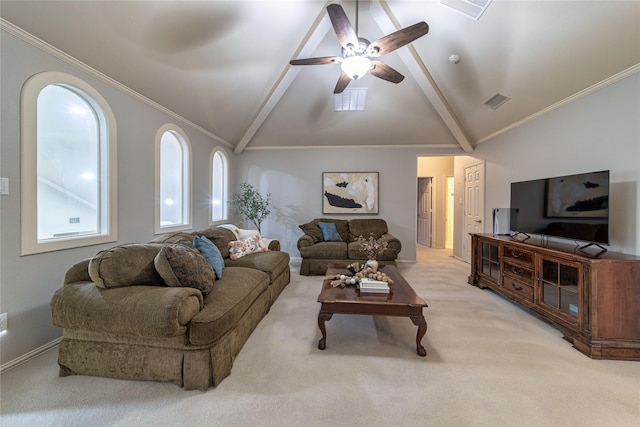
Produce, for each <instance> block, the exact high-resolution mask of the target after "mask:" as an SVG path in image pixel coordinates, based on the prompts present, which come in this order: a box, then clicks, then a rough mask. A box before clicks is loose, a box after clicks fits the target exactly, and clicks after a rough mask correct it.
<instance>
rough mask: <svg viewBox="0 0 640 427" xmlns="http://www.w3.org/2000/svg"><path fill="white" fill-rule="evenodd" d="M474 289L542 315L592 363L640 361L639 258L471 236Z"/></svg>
mask: <svg viewBox="0 0 640 427" xmlns="http://www.w3.org/2000/svg"><path fill="white" fill-rule="evenodd" d="M471 242H472V258H471V275H470V276H469V284H471V285H473V286H477V287H479V288H490V289H492V290H494V291H496V292H498V293H499V294H501V295H504V296H505V297H507V298H509V299H511V300H513V301H514V302H516V303H517V304H519V305H521V306H523V307H526V308H527V309H529V310H531V311H533V312H535V313H537V314H539V315H540V316H542V317H543V318H545V319H547V320H548V321H549V322H551V323H552V324H553V325H555V326H556V327H557V328H558V329H559V330H560V331H561V332H562V333H563V334H564V338H565V339H566V340H567V341H569V342H570V343H572V344H573V346H574V347H575V348H576V349H578V350H580V351H581V352H582V353H584V354H586V355H587V356H589V357H592V358H594V359H621V360H640V257H639V256H635V255H627V254H622V253H616V252H605V251H600V252H598V251H597V249H595V248H586V249H580V248H578V247H577V246H573V245H570V244H564V243H557V242H550V241H549V240H548V239H542V238H540V237H535V238H530V239H527V240H526V241H522V240H521V239H518V238H516V237H510V236H496V235H493V234H472V236H471Z"/></svg>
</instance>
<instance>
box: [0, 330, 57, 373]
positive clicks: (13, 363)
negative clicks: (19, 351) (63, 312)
mask: <svg viewBox="0 0 640 427" xmlns="http://www.w3.org/2000/svg"><path fill="white" fill-rule="evenodd" d="M60 341H62V337H60V338H56V339H55V340H53V341H51V342H48V343H46V344H45V345H43V346H40V347H38V348H36V349H35V350H31V351H30V352H29V353H26V354H23V355H22V356H20V357H17V358H15V359H13V360H12V361H10V362H7V363H3V364H2V365H0V374H4V373H5V372H6V371H8V370H9V369H13V368H15V367H16V366H19V365H22V364H23V363H26V362H28V361H29V360H31V359H33V358H34V357H37V356H39V355H41V354H42V353H44V352H45V351H47V350H50V349H51V348H53V347H55V346H57V345H58V344H60Z"/></svg>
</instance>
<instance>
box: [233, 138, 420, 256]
mask: <svg viewBox="0 0 640 427" xmlns="http://www.w3.org/2000/svg"><path fill="white" fill-rule="evenodd" d="M419 154H424V152H419V151H416V150H415V149H385V148H379V149H364V148H363V149H355V148H349V149H347V148H345V149H334V148H332V149H327V150H324V149H317V150H315V149H314V150H308V149H305V150H302V149H298V150H296V149H290V150H260V151H258V150H256V151H252V150H249V151H246V152H244V153H243V154H242V155H241V156H240V158H239V168H238V171H237V172H238V174H237V179H238V180H243V179H244V180H246V181H248V182H249V183H250V184H252V185H254V186H256V187H257V188H259V189H260V191H261V192H262V193H267V192H271V194H272V205H273V213H272V215H271V216H270V217H269V218H268V219H267V220H266V221H265V222H264V223H263V234H264V235H265V236H267V237H271V238H277V239H279V240H280V242H281V245H282V249H283V250H285V251H287V252H289V254H290V255H291V256H292V258H294V259H299V257H300V253H299V251H298V249H297V247H296V242H297V240H298V238H299V237H300V236H302V234H303V233H302V231H301V230H300V228H299V227H298V226H299V225H301V224H304V223H306V222H309V221H311V220H312V219H314V218H319V217H323V216H324V217H332V218H345V219H350V218H357V217H359V216H358V215H335V214H334V215H323V214H322V172H379V201H380V211H379V214H378V215H375V216H374V217H376V218H382V219H385V220H386V221H387V225H388V227H389V232H390V233H391V234H393V235H395V236H396V237H398V238H399V239H400V240H401V241H402V244H403V247H402V251H401V252H400V255H399V260H400V261H415V259H416V220H417V218H416V206H417V157H418V155H419ZM360 217H361V218H366V217H367V216H360ZM368 217H372V216H368Z"/></svg>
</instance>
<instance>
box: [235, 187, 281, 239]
mask: <svg viewBox="0 0 640 427" xmlns="http://www.w3.org/2000/svg"><path fill="white" fill-rule="evenodd" d="M240 190H241V191H240V194H237V193H236V194H234V195H233V196H232V197H231V200H229V207H230V208H231V210H232V211H233V212H234V213H236V214H238V215H240V216H242V218H244V219H246V220H249V221H251V222H252V223H253V225H255V226H256V228H257V229H258V233H260V232H261V231H260V225H261V224H262V221H264V219H265V218H266V217H267V216H269V214H270V213H271V210H270V209H269V202H270V201H271V193H267V195H266V196H264V197H263V196H262V194H260V192H259V191H258V190H256V189H255V188H253V186H252V185H251V184H249V183H246V182H243V183H242V184H240Z"/></svg>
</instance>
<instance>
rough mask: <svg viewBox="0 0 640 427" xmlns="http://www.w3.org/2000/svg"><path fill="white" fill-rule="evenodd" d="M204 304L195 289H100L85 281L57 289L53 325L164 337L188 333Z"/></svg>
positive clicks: (80, 329)
mask: <svg viewBox="0 0 640 427" xmlns="http://www.w3.org/2000/svg"><path fill="white" fill-rule="evenodd" d="M202 302H203V300H202V294H201V293H200V291H198V290H197V289H193V288H168V287H166V286H145V285H136V286H126V287H120V288H113V289H100V288H98V287H96V286H95V284H94V283H91V282H84V283H72V284H66V285H64V286H62V287H61V288H59V289H58V290H56V292H55V293H54V295H53V298H52V299H51V304H50V305H51V319H52V321H53V324H54V325H56V326H60V327H62V328H68V329H74V330H78V331H94V332H108V333H111V334H114V335H133V336H142V337H163V338H164V337H173V336H177V335H181V334H185V333H186V330H187V326H186V325H188V324H189V322H190V321H191V319H192V318H193V317H194V316H195V315H196V314H197V313H198V312H199V311H200V309H201V307H202Z"/></svg>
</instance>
